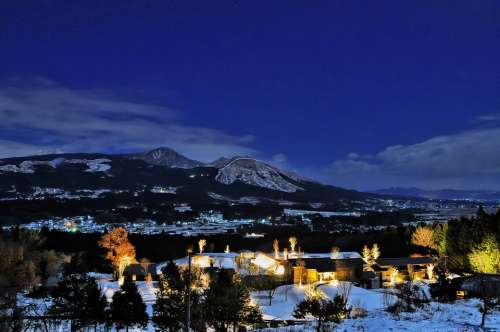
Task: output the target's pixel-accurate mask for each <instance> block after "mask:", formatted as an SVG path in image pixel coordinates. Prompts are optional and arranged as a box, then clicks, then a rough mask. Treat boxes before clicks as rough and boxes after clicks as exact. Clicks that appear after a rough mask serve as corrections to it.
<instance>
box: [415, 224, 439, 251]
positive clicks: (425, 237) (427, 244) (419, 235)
mask: <svg viewBox="0 0 500 332" xmlns="http://www.w3.org/2000/svg"><path fill="white" fill-rule="evenodd" d="M411 243H413V244H414V245H416V246H420V247H424V248H429V249H436V248H437V246H436V242H435V241H434V231H433V230H432V228H430V227H427V226H418V227H417V228H416V229H415V231H414V232H413V234H412V236H411Z"/></svg>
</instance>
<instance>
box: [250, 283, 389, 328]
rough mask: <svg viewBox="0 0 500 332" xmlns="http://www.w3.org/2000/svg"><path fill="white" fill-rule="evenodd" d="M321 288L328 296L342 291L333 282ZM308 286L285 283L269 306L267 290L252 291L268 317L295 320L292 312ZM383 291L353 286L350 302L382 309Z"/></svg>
mask: <svg viewBox="0 0 500 332" xmlns="http://www.w3.org/2000/svg"><path fill="white" fill-rule="evenodd" d="M319 289H320V290H321V291H322V292H323V293H324V294H325V295H326V296H327V297H328V298H333V297H334V296H335V295H336V294H338V293H339V292H340V288H339V287H338V286H336V285H332V284H323V285H321V286H319ZM306 291H307V287H305V286H304V287H299V286H296V285H285V286H281V287H279V288H278V290H277V291H276V294H275V295H274V297H273V299H272V305H271V306H269V298H268V297H267V296H266V292H252V294H251V295H252V299H253V301H254V302H255V303H258V304H259V305H260V306H261V308H262V312H263V313H264V314H265V315H266V318H267V319H272V320H275V319H276V320H294V318H293V316H292V313H293V309H294V308H295V305H296V304H297V303H299V302H300V301H302V300H303V299H304V298H305V294H306ZM383 302H384V301H383V293H382V292H380V291H376V290H369V289H364V288H360V287H352V290H351V293H350V296H349V304H350V305H351V306H354V307H356V308H363V309H366V310H380V309H382V308H383Z"/></svg>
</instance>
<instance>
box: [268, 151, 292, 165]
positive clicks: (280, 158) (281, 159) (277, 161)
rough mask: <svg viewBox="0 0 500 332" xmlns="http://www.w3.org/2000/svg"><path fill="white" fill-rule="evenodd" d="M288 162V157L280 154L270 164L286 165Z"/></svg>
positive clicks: (272, 158)
mask: <svg viewBox="0 0 500 332" xmlns="http://www.w3.org/2000/svg"><path fill="white" fill-rule="evenodd" d="M287 160H288V158H287V157H286V155H284V154H283V153H278V154H275V155H274V156H272V157H271V160H270V162H271V163H272V164H285V163H286V162H287Z"/></svg>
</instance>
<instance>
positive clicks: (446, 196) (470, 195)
mask: <svg viewBox="0 0 500 332" xmlns="http://www.w3.org/2000/svg"><path fill="white" fill-rule="evenodd" d="M372 193H375V194H380V195H394V196H402V197H415V198H427V199H442V200H472V201H491V202H500V191H495V190H454V189H441V190H424V189H420V188H415V187H412V188H399V187H393V188H386V189H380V190H375V191H372Z"/></svg>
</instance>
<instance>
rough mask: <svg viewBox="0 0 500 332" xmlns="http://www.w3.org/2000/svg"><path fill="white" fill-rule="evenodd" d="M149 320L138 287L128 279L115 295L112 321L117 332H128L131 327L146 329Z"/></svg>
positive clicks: (112, 305)
mask: <svg viewBox="0 0 500 332" xmlns="http://www.w3.org/2000/svg"><path fill="white" fill-rule="evenodd" d="M148 320H149V317H148V314H147V313H146V305H145V304H144V302H143V301H142V297H141V294H139V291H138V290H137V286H136V285H135V283H134V282H133V281H131V280H129V279H126V280H125V282H124V283H123V285H122V287H121V288H120V290H118V291H117V292H115V294H114V295H113V302H111V321H112V322H113V323H114V324H115V326H116V329H117V330H120V329H123V328H125V329H126V331H128V329H129V327H139V328H146V326H147V324H148Z"/></svg>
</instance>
